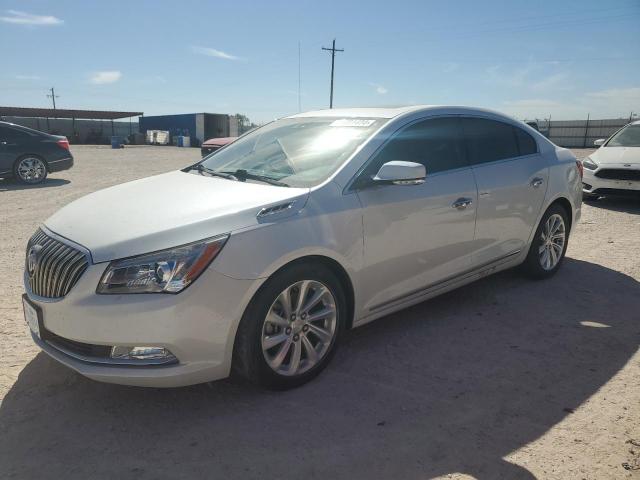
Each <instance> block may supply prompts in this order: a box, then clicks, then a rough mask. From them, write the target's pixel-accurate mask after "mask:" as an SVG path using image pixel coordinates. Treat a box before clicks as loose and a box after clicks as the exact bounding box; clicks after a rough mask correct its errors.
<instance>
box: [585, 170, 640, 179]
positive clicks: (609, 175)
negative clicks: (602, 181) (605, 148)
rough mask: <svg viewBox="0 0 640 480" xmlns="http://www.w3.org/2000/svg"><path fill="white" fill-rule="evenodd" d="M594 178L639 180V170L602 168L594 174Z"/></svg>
mask: <svg viewBox="0 0 640 480" xmlns="http://www.w3.org/2000/svg"><path fill="white" fill-rule="evenodd" d="M595 175H596V177H598V178H606V179H608V180H631V181H633V180H640V170H630V169H629V170H627V169H624V168H603V169H602V170H599V171H598V172H596V174H595Z"/></svg>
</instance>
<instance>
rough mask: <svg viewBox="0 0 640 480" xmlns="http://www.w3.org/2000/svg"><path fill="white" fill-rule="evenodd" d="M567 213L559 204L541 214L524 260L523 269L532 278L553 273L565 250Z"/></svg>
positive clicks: (567, 233)
mask: <svg viewBox="0 0 640 480" xmlns="http://www.w3.org/2000/svg"><path fill="white" fill-rule="evenodd" d="M568 241H569V221H568V214H567V212H566V211H565V209H564V208H562V207H561V206H560V205H552V206H551V207H550V208H549V209H548V210H547V211H546V212H545V214H544V215H543V216H542V220H541V221H540V225H538V228H537V230H536V233H535V235H534V237H533V240H532V242H531V247H530V248H529V254H528V255H527V258H526V260H525V261H524V264H523V267H524V269H525V271H526V272H527V273H528V274H529V275H530V276H532V277H534V278H547V277H550V276H552V275H553V274H555V273H556V272H557V271H558V269H559V268H560V265H561V264H562V260H563V259H564V255H565V253H566V251H567V245H568Z"/></svg>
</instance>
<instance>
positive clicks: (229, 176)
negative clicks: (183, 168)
mask: <svg viewBox="0 0 640 480" xmlns="http://www.w3.org/2000/svg"><path fill="white" fill-rule="evenodd" d="M192 169H196V170H198V172H200V173H206V174H208V175H211V176H212V177H222V178H226V179H227V180H235V181H236V182H237V181H239V178H238V177H236V176H235V175H232V174H230V173H227V172H217V171H215V170H213V169H211V168H208V167H205V166H204V165H203V164H202V163H198V164H197V165H192V166H191V167H189V168H188V170H192Z"/></svg>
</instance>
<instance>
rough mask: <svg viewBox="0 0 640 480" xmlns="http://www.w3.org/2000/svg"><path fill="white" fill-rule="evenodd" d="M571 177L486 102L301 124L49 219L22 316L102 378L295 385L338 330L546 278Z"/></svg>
mask: <svg viewBox="0 0 640 480" xmlns="http://www.w3.org/2000/svg"><path fill="white" fill-rule="evenodd" d="M581 167H582V165H581V164H579V163H577V162H576V159H575V157H574V156H573V155H572V154H571V152H569V151H568V150H565V149H562V148H558V147H556V146H555V145H553V144H552V143H550V142H549V141H548V140H547V139H545V138H544V137H543V136H542V135H540V134H539V133H538V132H536V131H535V130H533V129H532V128H530V127H528V126H527V125H525V124H524V123H521V122H519V121H516V120H513V119H511V118H509V117H506V116H504V115H501V114H498V113H495V112H490V111H486V110H480V109H473V108H464V107H424V106H423V107H406V108H394V109H348V110H327V111H317V112H309V113H303V114H299V115H294V116H291V117H288V118H284V119H281V120H278V121H275V122H273V123H270V124H268V125H266V126H264V127H262V128H260V129H257V130H254V131H252V132H251V133H249V134H247V135H245V136H243V137H241V138H240V139H238V140H237V141H235V142H234V143H232V144H230V145H228V146H226V147H224V148H222V149H220V150H218V151H217V152H215V153H214V154H212V155H209V156H208V157H206V158H204V159H203V160H202V161H201V162H200V163H198V164H196V165H193V166H192V167H189V168H186V169H184V170H182V171H175V172H171V173H166V174H163V175H158V176H155V177H150V178H146V179H142V180H137V181H134V182H130V183H126V184H124V185H119V186H116V187H112V188H108V189H106V190H102V191H99V192H96V193H93V194H91V195H88V196H86V197H84V198H81V199H79V200H76V201H75V202H73V203H71V204H69V205H67V206H66V207H64V208H63V209H62V210H60V211H59V212H57V213H56V214H55V215H53V216H52V217H51V218H49V219H48V220H47V221H46V222H45V223H44V225H42V226H41V227H40V229H39V230H38V231H37V232H36V234H35V235H34V236H33V238H32V239H31V240H30V241H29V244H28V247H27V255H26V269H25V270H26V271H25V274H24V284H25V289H26V292H27V293H26V295H25V296H24V297H23V298H24V302H23V303H24V308H25V315H26V318H27V321H28V323H29V325H30V327H31V331H32V334H33V338H34V340H35V341H36V342H37V343H38V345H40V346H41V347H42V349H43V350H45V351H46V352H47V353H48V354H49V355H51V356H52V357H54V358H55V359H57V360H58V361H60V362H62V363H64V364H65V365H68V366H69V367H71V368H73V369H75V370H77V371H78V372H80V373H82V374H83V375H86V376H88V377H90V378H93V379H96V380H100V381H105V382H114V383H122V384H129V385H143V386H162V387H168V386H179V385H187V384H193V383H199V382H205V381H210V380H215V379H220V378H223V377H226V376H228V375H229V374H230V372H231V371H232V370H234V371H236V372H239V373H241V374H243V375H245V376H246V377H248V378H249V379H251V380H253V381H255V382H258V383H260V384H263V385H266V386H268V387H272V388H288V387H293V386H296V385H299V384H301V383H303V382H305V381H307V380H309V379H311V378H312V377H313V376H315V375H316V374H317V373H319V372H320V371H321V370H322V369H323V368H324V367H325V366H326V365H327V363H328V361H329V359H330V357H331V355H332V354H333V352H334V350H335V347H336V342H337V340H338V339H339V337H340V334H341V332H342V331H343V330H344V329H348V328H353V327H356V326H360V325H363V324H365V323H367V322H369V321H371V320H374V319H376V318H378V317H381V316H384V315H387V314H389V313H391V312H394V311H396V310H400V309H402V308H405V307H407V306H409V305H412V304H415V303H418V302H421V301H423V300H425V299H427V298H430V297H433V296H435V295H439V294H441V293H443V292H446V291H448V290H452V289H454V288H457V287H459V286H461V285H464V284H467V283H469V282H472V281H474V280H477V279H479V278H482V277H483V276H485V275H487V274H490V273H494V272H497V271H500V270H504V269H506V268H510V267H514V266H516V265H521V264H523V265H524V266H525V267H526V270H528V271H529V272H530V273H531V274H532V275H534V276H537V277H547V276H550V275H552V274H554V273H555V272H556V271H557V270H558V268H559V267H560V265H561V262H562V258H563V256H564V253H565V251H566V248H567V242H568V238H569V232H570V229H571V226H572V225H573V224H575V222H576V220H577V218H578V216H579V213H580V204H581V195H582V183H581Z"/></svg>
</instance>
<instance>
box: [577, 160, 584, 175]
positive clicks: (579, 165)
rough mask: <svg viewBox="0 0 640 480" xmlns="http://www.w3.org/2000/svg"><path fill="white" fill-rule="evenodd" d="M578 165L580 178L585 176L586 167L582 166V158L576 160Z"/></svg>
mask: <svg viewBox="0 0 640 480" xmlns="http://www.w3.org/2000/svg"><path fill="white" fill-rule="evenodd" d="M576 166H577V167H578V173H579V174H580V180H582V177H584V167H583V166H582V162H581V161H580V160H576Z"/></svg>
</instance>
